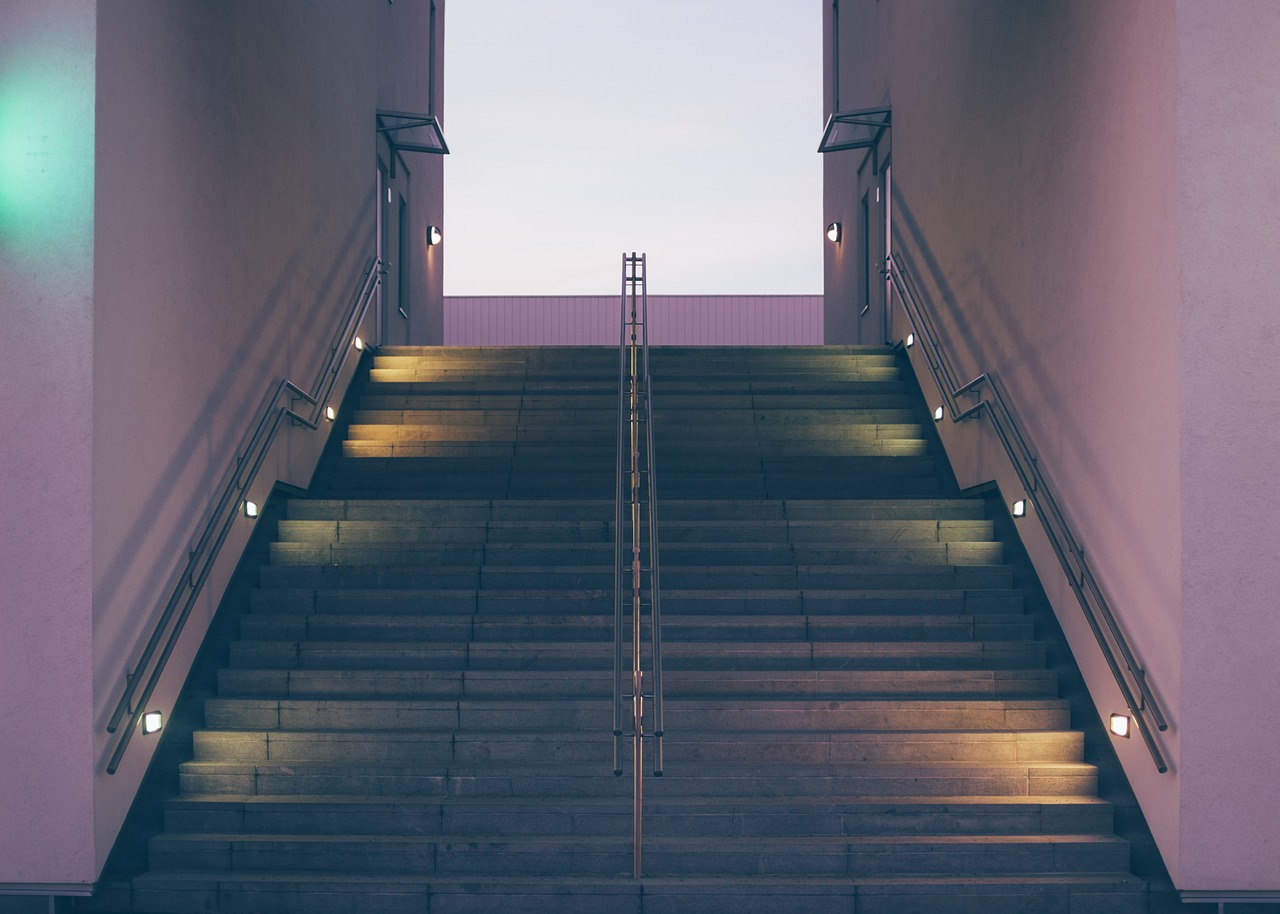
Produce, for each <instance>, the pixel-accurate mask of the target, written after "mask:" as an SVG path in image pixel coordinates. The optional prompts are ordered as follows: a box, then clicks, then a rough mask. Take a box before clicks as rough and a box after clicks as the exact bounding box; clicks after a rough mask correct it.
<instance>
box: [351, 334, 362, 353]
mask: <svg viewBox="0 0 1280 914" xmlns="http://www.w3.org/2000/svg"><path fill="white" fill-rule="evenodd" d="M351 345H352V346H355V347H356V352H364V340H362V339H360V337H356V338H355V339H354V340H353V341H352V342H351Z"/></svg>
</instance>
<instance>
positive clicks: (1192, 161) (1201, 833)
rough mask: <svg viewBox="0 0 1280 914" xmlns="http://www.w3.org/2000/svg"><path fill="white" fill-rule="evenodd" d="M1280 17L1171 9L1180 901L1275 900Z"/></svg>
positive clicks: (1271, 12) (1266, 6)
mask: <svg viewBox="0 0 1280 914" xmlns="http://www.w3.org/2000/svg"><path fill="white" fill-rule="evenodd" d="M1277 47H1280V6H1277V5H1276V4H1275V3H1271V2H1268V0H1231V2H1227V3H1215V4H1204V3H1198V2H1180V3H1179V4H1178V60H1179V73H1178V145H1179V151H1180V163H1179V164H1180V171H1179V187H1178V223H1179V226H1180V238H1179V241H1180V245H1179V252H1178V256H1179V276H1180V280H1181V308H1180V310H1179V312H1178V324H1179V338H1180V344H1181V374H1180V391H1181V393H1180V402H1181V409H1182V429H1181V432H1182V433H1181V441H1180V452H1181V461H1180V471H1181V479H1180V489H1179V491H1180V502H1181V512H1182V528H1181V532H1182V548H1181V553H1182V620H1181V621H1182V631H1183V638H1182V650H1183V678H1182V717H1181V720H1180V724H1181V726H1182V731H1183V750H1182V781H1183V788H1182V822H1183V830H1182V831H1183V839H1182V847H1181V859H1180V862H1179V869H1180V871H1181V873H1182V882H1181V883H1180V885H1181V887H1182V888H1188V889H1205V890H1215V889H1219V888H1221V887H1223V886H1230V887H1232V888H1243V889H1256V890H1270V891H1277V892H1280V789H1277V780H1278V779H1280V726H1278V725H1280V711H1278V710H1277V694H1278V693H1280V674H1277V672H1276V670H1277V661H1276V658H1277V649H1278V648H1280V614H1278V613H1277V612H1276V595H1277V594H1278V593H1280V561H1277V557H1278V556H1280V529H1278V528H1277V525H1276V523H1275V519H1276V518H1277V517H1280V479H1278V477H1277V469H1278V468H1280V462H1278V461H1277V457H1276V455H1277V453H1280V427H1278V426H1277V424H1276V422H1275V421H1274V420H1275V416H1276V407H1275V402H1274V395H1275V390H1276V388H1277V382H1278V381H1280V368H1278V367H1277V360H1276V346H1277V342H1280V311H1278V310H1277V307H1276V304H1277V301H1276V299H1277V290H1278V289H1280V257H1277V256H1276V242H1277V239H1280V171H1277V168H1276V149H1277V148H1278V146H1280V105H1278V104H1277V99H1280V68H1277V67H1276V65H1275V53H1276V48H1277Z"/></svg>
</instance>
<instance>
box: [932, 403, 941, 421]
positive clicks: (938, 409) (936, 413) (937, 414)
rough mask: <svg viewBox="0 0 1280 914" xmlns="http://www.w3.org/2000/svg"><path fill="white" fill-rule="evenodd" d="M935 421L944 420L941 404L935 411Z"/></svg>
mask: <svg viewBox="0 0 1280 914" xmlns="http://www.w3.org/2000/svg"><path fill="white" fill-rule="evenodd" d="M933 421H934V422H941V421H942V407H941V406H939V407H938V408H937V409H935V410H934V411H933Z"/></svg>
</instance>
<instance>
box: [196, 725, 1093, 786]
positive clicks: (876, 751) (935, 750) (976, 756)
mask: <svg viewBox="0 0 1280 914" xmlns="http://www.w3.org/2000/svg"><path fill="white" fill-rule="evenodd" d="M624 743H625V746H624V748H626V750H627V753H628V755H629V753H630V749H629V746H630V738H629V737H628V738H626V739H624ZM663 746H664V755H665V757H666V763H667V765H668V766H674V768H675V769H678V770H680V771H681V772H682V774H683V776H685V777H687V776H688V775H689V774H690V773H691V772H690V770H689V765H692V764H698V763H702V764H710V763H716V764H718V765H725V764H742V765H754V766H757V767H759V768H760V769H761V775H762V776H769V775H772V774H773V773H774V772H773V771H772V770H771V769H774V768H776V767H777V766H787V765H792V766H800V765H803V766H809V767H813V766H820V767H821V766H829V765H861V766H867V765H886V764H888V765H894V764H904V765H921V764H928V763H939V762H941V763H947V764H951V763H964V764H969V765H982V764H991V765H1008V764H1023V765H1026V764H1032V763H1043V764H1049V763H1075V762H1079V761H1080V758H1081V755H1082V748H1083V743H1082V740H1081V739H1080V736H1079V734H1078V733H1071V732H1066V733H1046V734H1036V735H1033V736H1029V735H1019V736H1018V737H1017V738H1013V737H1011V736H1008V735H1004V734H990V735H987V734H964V735H954V734H946V733H927V732H926V733H866V734H859V735H848V734H847V735H843V736H840V737H836V736H832V735H828V734H812V735H802V734H796V735H793V736H791V737H790V738H788V740H787V741H785V742H781V741H779V740H777V739H775V738H774V737H773V736H772V735H771V734H767V733H765V734H760V733H751V732H749V731H748V732H744V733H737V734H723V735H714V736H704V737H701V738H692V737H686V738H685V739H683V740H681V739H677V738H674V737H671V736H668V737H667V738H666V739H665V740H664V741H663ZM611 751H612V740H610V739H609V736H608V733H607V731H605V732H603V733H601V734H600V735H599V736H598V737H593V738H586V739H584V738H581V737H578V736H576V735H573V734H565V735H564V736H562V737H557V736H555V735H552V734H541V733H527V734H494V733H475V734H467V733H459V734H456V735H455V736H454V737H453V738H449V737H448V736H447V735H442V734H438V733H435V734H433V733H411V734H406V733H378V734H377V735H376V737H375V738H368V737H365V736H364V734H361V733H344V732H341V731H339V732H312V733H305V732H303V733H294V732H279V731H270V730H265V731H249V730H238V731H201V732H198V733H197V734H196V736H195V754H196V759H197V760H199V761H211V762H212V761H245V762H267V761H271V762H275V763H285V762H289V761H298V762H334V763H342V764H352V765H358V764H362V763H368V764H375V763H376V764H384V763H394V764H401V763H403V764H408V763H421V764H425V763H428V762H430V763H435V764H452V763H462V764H474V763H489V762H493V763H503V764H506V763H532V764H551V763H562V762H589V763H592V765H594V766H596V767H592V765H588V766H587V767H586V768H585V769H584V773H587V774H590V773H593V772H594V773H595V774H599V773H602V772H604V771H606V770H611V769H612V761H611V757H610V755H609V753H610V752H611ZM664 783H671V781H667V782H664ZM672 789H674V788H672Z"/></svg>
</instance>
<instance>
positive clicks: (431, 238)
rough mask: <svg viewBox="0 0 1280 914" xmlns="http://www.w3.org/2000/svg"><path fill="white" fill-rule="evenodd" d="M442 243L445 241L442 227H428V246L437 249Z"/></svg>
mask: <svg viewBox="0 0 1280 914" xmlns="http://www.w3.org/2000/svg"><path fill="white" fill-rule="evenodd" d="M441 241H444V232H442V231H440V226H438V225H428V226H427V244H428V245H430V246H431V247H435V246H436V245H437V244H439V243H440V242H441Z"/></svg>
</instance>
